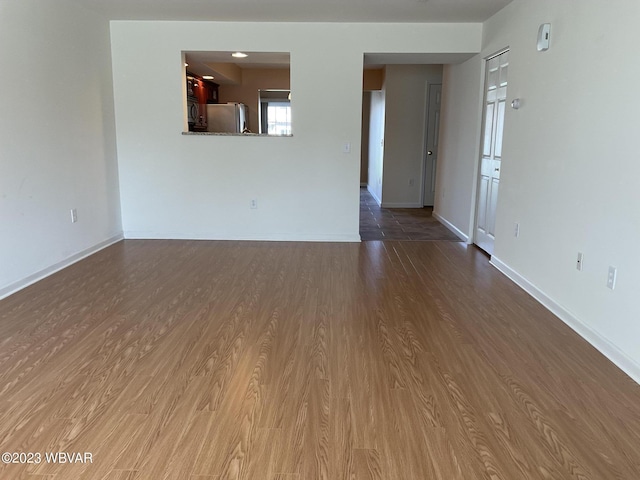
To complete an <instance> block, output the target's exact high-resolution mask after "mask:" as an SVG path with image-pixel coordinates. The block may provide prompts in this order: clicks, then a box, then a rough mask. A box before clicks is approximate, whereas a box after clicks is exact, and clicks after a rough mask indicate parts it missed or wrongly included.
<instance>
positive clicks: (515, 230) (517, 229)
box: [513, 222, 520, 238]
mask: <svg viewBox="0 0 640 480" xmlns="http://www.w3.org/2000/svg"><path fill="white" fill-rule="evenodd" d="M513 236H514V237H516V238H518V237H519V236H520V224H519V223H517V222H516V225H515V227H514V228H513Z"/></svg>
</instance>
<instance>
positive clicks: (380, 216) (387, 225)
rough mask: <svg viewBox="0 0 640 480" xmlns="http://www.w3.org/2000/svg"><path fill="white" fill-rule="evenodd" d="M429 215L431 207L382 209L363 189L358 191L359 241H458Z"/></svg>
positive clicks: (458, 240) (431, 211) (431, 210)
mask: <svg viewBox="0 0 640 480" xmlns="http://www.w3.org/2000/svg"><path fill="white" fill-rule="evenodd" d="M432 214H433V208H432V207H424V208H382V207H380V206H379V205H378V203H377V202H376V201H375V200H374V198H373V197H372V196H371V194H370V193H369V192H368V190H367V189H366V188H360V237H361V238H362V241H365V242H366V241H369V240H405V241H406V240H413V241H431V240H448V241H452V242H460V241H461V240H460V239H459V238H458V237H457V236H456V235H454V234H453V233H452V232H451V231H450V230H449V229H448V228H447V227H445V226H444V225H442V224H441V223H440V222H439V221H438V220H436V219H435V218H434V217H433V215H432Z"/></svg>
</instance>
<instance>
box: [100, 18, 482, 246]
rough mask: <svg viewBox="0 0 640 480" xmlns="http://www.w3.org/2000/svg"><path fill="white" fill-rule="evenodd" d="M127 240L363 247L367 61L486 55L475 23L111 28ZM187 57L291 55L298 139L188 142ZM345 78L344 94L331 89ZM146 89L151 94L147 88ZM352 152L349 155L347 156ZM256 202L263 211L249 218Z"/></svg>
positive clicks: (121, 24) (197, 24) (200, 138)
mask: <svg viewBox="0 0 640 480" xmlns="http://www.w3.org/2000/svg"><path fill="white" fill-rule="evenodd" d="M111 26H112V28H111V34H112V54H113V68H114V90H115V102H116V120H117V121H116V124H117V136H118V161H119V166H120V179H121V184H120V187H121V192H122V196H121V199H122V212H123V226H124V231H125V236H127V237H131V238H133V237H146V238H166V237H169V238H220V239H275V240H346V241H358V240H359V235H358V213H359V191H358V190H359V188H358V187H359V184H360V182H359V169H360V148H359V144H360V123H361V103H362V70H363V54H364V53H365V52H382V53H393V52H402V53H406V52H408V53H412V52H416V53H417V52H424V51H425V49H427V51H428V52H436V53H437V52H447V53H448V52H477V51H479V44H480V37H481V26H480V25H476V24H438V25H425V24H383V25H380V24H329V23H326V24H323V23H266V22H265V23H234V22H229V23H216V22H118V21H116V22H112V23H111ZM181 50H222V51H226V50H232V51H233V50H245V51H290V52H291V89H292V109H293V137H292V138H245V137H211V136H208V137H207V136H183V135H181V134H180V132H181V131H182V129H183V95H182V92H183V90H182V83H183V79H182V65H181V61H180V52H181ZM338 72H339V75H340V88H331V85H330V83H329V80H328V79H329V78H334V76H335V75H336V74H337V73H338ZM141 76H144V78H152V79H153V82H147V83H146V84H145V88H144V95H141V94H140V93H141V90H142V89H141V87H140V84H139V82H138V79H139V78H140V77H141ZM347 142H349V143H351V145H352V149H351V153H350V154H344V153H342V146H343V144H344V143H347ZM251 199H257V201H258V209H256V210H251V209H249V201H250V200H251Z"/></svg>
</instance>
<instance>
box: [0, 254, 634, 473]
mask: <svg viewBox="0 0 640 480" xmlns="http://www.w3.org/2000/svg"><path fill="white" fill-rule="evenodd" d="M58 451H64V452H90V453H92V456H93V463H92V464H69V463H66V464H54V463H46V462H42V463H40V464H30V465H17V464H15V465H14V464H10V465H0V479H3V480H5V479H6V480H14V479H24V480H27V479H31V480H45V479H46V480H74V479H87V480H89V479H90V480H102V479H106V480H142V479H153V480H161V479H181V480H226V479H246V480H315V479H329V480H353V479H356V480H360V479H369V480H374V479H375V480H423V479H425V480H426V479H435V480H520V479H525V480H526V479H545V480H551V479H554V480H558V479H576V480H577V479H600V480H613V479H627V480H637V479H639V478H640V386H638V385H637V384H635V383H634V382H633V381H632V380H631V379H629V378H628V377H627V376H625V375H624V374H623V373H622V372H621V371H620V370H618V369H617V368H616V367H615V366H614V365H613V364H611V363H610V362H609V361H608V360H606V359H605V358H604V357H603V356H602V355H600V354H599V353H598V352H597V351H595V350H594V349H593V348H592V347H591V346H590V345H588V344H587V343H586V342H585V341H583V340H582V339H581V338H580V337H578V336H577V335H576V334H575V333H573V332H572V331H571V330H570V329H569V328H568V327H567V326H565V325H564V324H563V323H562V322H561V321H560V320H558V319H557V318H555V317H554V316H553V315H551V314H550V313H549V312H548V311H547V310H545V309H544V308H543V307H542V306H540V305H539V304H538V303H537V302H536V301H535V300H533V299H532V298H531V297H529V296H528V295H527V294H526V293H524V292H523V291H522V290H520V289H519V288H518V287H516V286H515V285H514V284H512V283H511V282H510V281H509V280H508V279H507V278H505V277H504V276H503V275H502V274H500V273H499V272H498V271H497V270H495V269H494V268H492V267H491V266H490V265H489V264H488V260H487V257H486V256H485V255H484V254H482V253H480V252H479V251H477V250H476V249H475V248H472V247H467V246H466V245H464V244H462V243H457V242H364V243H361V244H329V243H326V244H313V243H275V242H274V243H259V242H254V243H252V242H244V243H241V242H207V241H124V242H120V243H118V244H116V245H113V246H111V247H109V248H107V249H105V250H103V251H101V252H99V253H97V254H95V255H93V256H91V257H89V258H87V259H85V260H82V261H81V262H79V263H77V264H75V265H73V266H71V267H69V268H67V269H65V270H63V271H61V272H59V273H57V274H55V275H53V276H51V277H49V278H47V279H45V280H43V281H41V282H38V283H37V284H35V285H32V286H30V287H28V288H27V289H25V290H22V291H20V292H18V293H16V294H14V295H12V296H11V297H8V298H6V299H4V300H2V301H0V452H41V453H44V452H58Z"/></svg>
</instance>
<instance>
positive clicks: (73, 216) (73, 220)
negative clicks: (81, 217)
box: [71, 208, 78, 223]
mask: <svg viewBox="0 0 640 480" xmlns="http://www.w3.org/2000/svg"><path fill="white" fill-rule="evenodd" d="M77 221H78V211H77V210H76V209H75V208H72V209H71V223H76V222H77Z"/></svg>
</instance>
